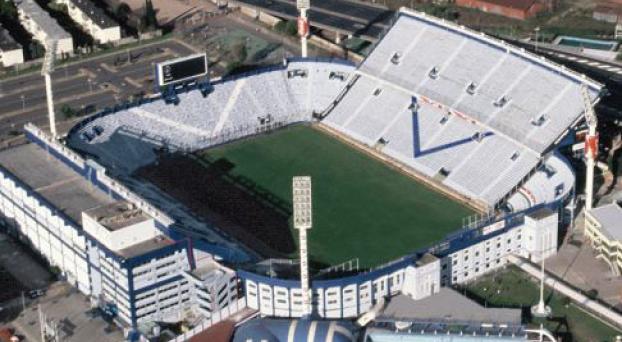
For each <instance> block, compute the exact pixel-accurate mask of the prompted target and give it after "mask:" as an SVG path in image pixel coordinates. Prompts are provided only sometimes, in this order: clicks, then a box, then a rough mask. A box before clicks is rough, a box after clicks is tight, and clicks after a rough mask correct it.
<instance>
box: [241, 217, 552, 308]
mask: <svg viewBox="0 0 622 342" xmlns="http://www.w3.org/2000/svg"><path fill="white" fill-rule="evenodd" d="M558 215H559V213H558V212H557V211H554V210H551V209H547V208H540V209H532V210H529V211H528V212H526V213H520V214H512V215H510V216H508V217H506V218H503V219H500V220H498V221H496V222H494V223H491V224H486V225H482V226H480V227H477V228H474V229H471V230H467V231H461V232H459V233H457V234H456V235H454V236H452V237H450V238H448V239H447V240H445V241H444V242H442V243H440V244H439V245H437V246H434V247H432V248H430V249H429V250H428V251H427V252H424V253H423V254H421V253H417V254H416V255H412V256H407V257H404V258H402V259H399V260H396V261H395V262H393V263H391V264H389V265H387V266H383V267H381V268H379V269H376V270H373V271H371V272H367V273H362V274H358V275H355V276H351V277H345V278H338V279H331V280H316V281H312V289H313V298H314V300H313V301H314V313H316V314H318V315H319V316H320V317H323V318H331V319H339V318H353V317H358V316H359V315H361V314H363V313H365V312H367V311H369V310H370V309H371V308H372V307H373V306H374V305H375V304H376V303H378V302H379V301H381V300H382V299H383V298H385V297H391V296H394V295H397V294H400V293H401V294H405V295H408V296H409V297H411V298H413V299H415V300H419V299H422V298H426V297H428V296H430V295H433V294H435V293H438V292H439V291H440V289H441V287H446V286H451V285H453V284H461V283H465V282H468V281H470V280H472V279H474V278H476V277H478V276H481V275H483V274H485V273H487V272H490V271H493V270H495V269H498V268H500V267H502V266H504V265H506V263H507V260H506V257H507V256H508V255H510V254H514V255H520V256H523V257H526V258H529V259H531V261H534V262H535V261H539V260H540V258H542V256H544V257H548V256H550V255H552V254H555V253H557V228H558ZM238 275H239V276H240V278H241V280H242V281H243V284H244V286H243V288H244V292H245V295H246V301H247V305H248V307H250V308H253V309H257V310H259V311H260V313H261V314H262V315H266V316H277V317H300V316H301V312H302V302H301V293H300V283H299V281H296V280H285V279H278V278H273V277H269V276H263V275H258V274H254V273H250V272H245V271H238Z"/></svg>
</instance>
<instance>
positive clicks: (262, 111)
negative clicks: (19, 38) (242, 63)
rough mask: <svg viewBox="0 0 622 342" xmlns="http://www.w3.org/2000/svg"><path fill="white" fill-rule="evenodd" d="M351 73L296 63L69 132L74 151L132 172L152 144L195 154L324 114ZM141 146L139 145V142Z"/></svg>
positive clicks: (335, 66)
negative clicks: (264, 129) (176, 101)
mask: <svg viewBox="0 0 622 342" xmlns="http://www.w3.org/2000/svg"><path fill="white" fill-rule="evenodd" d="M353 71H354V68H353V66H352V65H350V64H347V63H334V62H329V61H308V60H307V61H293V62H291V63H289V64H287V65H285V66H281V67H277V68H270V69H264V70H259V71H257V72H254V73H252V74H244V75H240V76H237V77H235V78H233V79H224V80H219V81H216V82H214V83H213V91H212V92H211V93H210V94H209V95H208V96H207V97H203V96H202V94H201V92H200V91H198V90H196V89H195V90H191V91H188V92H185V93H182V94H179V95H178V96H179V100H180V105H177V106H175V105H172V104H166V103H165V101H163V100H162V99H157V100H155V101H152V102H149V103H141V104H139V105H138V106H133V107H130V108H125V109H121V110H119V111H116V112H112V113H105V114H104V115H100V116H98V117H96V118H94V119H93V120H88V121H86V122H84V123H83V124H82V125H79V126H78V128H77V130H76V131H75V132H72V133H71V134H70V135H69V139H70V142H71V144H72V146H74V147H76V148H78V149H79V150H81V151H83V152H86V153H89V154H92V155H96V156H99V157H100V161H101V162H102V163H104V164H106V165H108V166H114V168H115V169H116V170H122V171H124V173H130V172H132V171H133V170H135V169H137V168H138V167H140V166H142V165H146V164H149V163H150V162H152V161H154V160H155V153H153V148H154V146H165V147H167V148H171V149H175V150H197V149H202V148H206V147H208V146H212V145H217V144H219V143H223V142H226V141H230V140H234V139H236V138H241V137H244V136H247V135H252V134H253V133H255V132H256V131H258V130H262V128H269V127H277V126H279V125H284V124H290V123H295V122H300V121H310V120H311V117H312V115H313V113H316V112H317V113H319V112H322V111H324V109H325V108H326V107H328V106H329V105H330V104H331V103H332V101H333V99H334V97H335V94H337V93H339V91H340V90H341V89H342V88H343V87H344V86H345V85H346V84H347V80H348V77H349V75H351V74H352V73H353ZM140 142H143V144H141V143H140Z"/></svg>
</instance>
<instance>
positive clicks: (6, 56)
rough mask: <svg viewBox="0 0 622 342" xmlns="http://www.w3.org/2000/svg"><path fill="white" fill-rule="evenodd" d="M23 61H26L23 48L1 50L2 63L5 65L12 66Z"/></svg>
mask: <svg viewBox="0 0 622 342" xmlns="http://www.w3.org/2000/svg"><path fill="white" fill-rule="evenodd" d="M22 63H24V50H23V49H21V48H20V49H15V50H8V51H0V64H2V65H3V66H5V67H10V66H13V65H17V64H22Z"/></svg>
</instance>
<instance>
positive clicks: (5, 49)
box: [0, 25, 24, 67]
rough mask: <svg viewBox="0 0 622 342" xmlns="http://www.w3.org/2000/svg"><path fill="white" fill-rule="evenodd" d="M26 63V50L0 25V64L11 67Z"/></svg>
mask: <svg viewBox="0 0 622 342" xmlns="http://www.w3.org/2000/svg"><path fill="white" fill-rule="evenodd" d="M22 63H24V50H23V49H22V46H21V45H19V44H18V43H17V42H16V41H15V39H13V37H11V35H10V34H9V32H8V31H7V30H6V29H4V28H3V27H2V25H0V65H2V66H4V67H10V66H13V65H17V64H22Z"/></svg>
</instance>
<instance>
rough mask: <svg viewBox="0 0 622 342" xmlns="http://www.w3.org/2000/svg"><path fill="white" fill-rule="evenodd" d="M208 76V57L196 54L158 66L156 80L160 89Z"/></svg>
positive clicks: (203, 54)
mask: <svg viewBox="0 0 622 342" xmlns="http://www.w3.org/2000/svg"><path fill="white" fill-rule="evenodd" d="M205 75H207V55H206V54H205V53H199V54H194V55H190V56H186V57H180V58H175V59H172V60H169V61H165V62H162V63H158V64H156V80H157V81H158V85H159V86H160V87H163V86H166V85H169V84H175V83H178V82H183V81H188V80H191V79H194V78H198V77H202V76H205Z"/></svg>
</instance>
